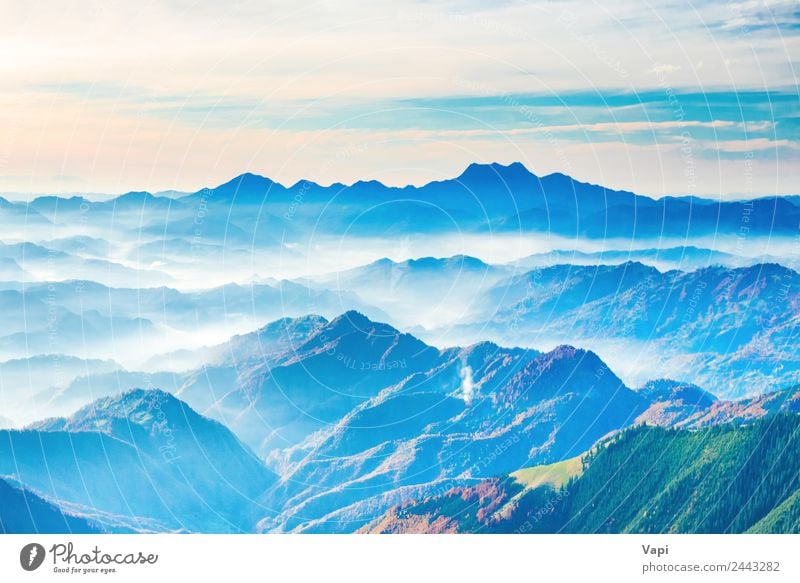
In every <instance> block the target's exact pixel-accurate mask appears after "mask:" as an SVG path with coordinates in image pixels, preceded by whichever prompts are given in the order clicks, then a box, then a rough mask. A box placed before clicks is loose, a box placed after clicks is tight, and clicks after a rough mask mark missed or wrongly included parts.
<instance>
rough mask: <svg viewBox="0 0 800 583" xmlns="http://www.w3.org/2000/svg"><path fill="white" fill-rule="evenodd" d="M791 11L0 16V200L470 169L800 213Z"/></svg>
mask: <svg viewBox="0 0 800 583" xmlns="http://www.w3.org/2000/svg"><path fill="white" fill-rule="evenodd" d="M799 37H800V8H798V6H797V3H796V2H794V1H783V0H778V1H756V0H746V1H734V2H730V3H720V2H703V1H700V2H682V1H679V0H675V1H669V0H665V1H660V0H659V1H651V0H645V1H641V0H640V1H632V2H628V1H621V0H610V1H604V2H584V1H581V2H577V1H576V2H570V1H568V2H538V1H531V2H528V1H520V2H516V1H510V0H499V1H493V2H490V1H484V0H465V1H462V2H450V1H442V0H439V1H433V2H430V1H428V2H408V1H404V2H387V1H374V2H366V1H364V2H353V1H350V0H335V1H334V0H326V1H321V2H298V1H296V0H293V1H288V0H286V1H284V0H278V1H272V2H270V1H238V0H233V1H229V2H214V1H211V0H200V1H197V0H157V1H147V0H143V1H142V2H123V1H118V0H86V1H82V2H74V1H59V2H56V1H53V0H51V1H48V2H37V1H36V0H29V1H24V2H23V1H21V0H15V1H8V0H0V192H5V193H14V194H16V198H26V197H29V196H33V195H35V194H41V193H78V192H79V193H85V194H92V193H122V192H126V191H130V190H148V191H151V192H156V191H161V190H168V189H174V190H181V191H195V190H198V189H200V188H202V187H204V186H215V185H217V184H220V183H223V182H226V181H227V180H229V179H230V178H232V177H233V176H235V175H238V174H241V173H242V172H255V173H258V174H262V175H265V176H269V177H271V178H273V179H275V180H278V181H280V182H282V183H286V184H292V183H294V182H297V181H298V180H300V179H311V180H315V181H317V182H319V183H323V184H328V183H332V182H344V183H351V182H355V181H357V180H361V179H364V180H370V179H377V180H381V181H383V182H385V183H387V184H393V185H404V184H422V183H425V182H428V181H430V180H440V179H443V178H449V177H453V176H456V175H458V174H459V173H460V172H461V171H462V170H463V169H464V168H465V167H466V166H467V165H468V164H469V163H471V162H493V161H496V162H501V163H509V162H512V161H520V162H522V163H523V164H525V166H526V167H528V169H529V170H531V171H532V172H534V173H536V174H538V175H546V174H549V173H551V172H563V173H566V174H570V175H572V176H574V177H575V178H578V179H580V180H584V181H588V182H593V183H599V184H603V185H606V186H609V187H613V188H624V189H627V190H632V191H635V192H638V193H641V194H648V195H651V196H664V195H681V194H698V195H702V196H709V197H714V198H750V197H755V196H765V195H771V194H800V139H799V138H798V136H800V132H798V129H800V106H799V105H800V104H799V101H798V79H797V73H798V66H799V65H800V64H799V63H798V56H799V55H800V43H799V42H798V41H799V40H800V39H799Z"/></svg>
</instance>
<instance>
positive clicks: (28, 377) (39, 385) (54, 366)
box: [0, 354, 121, 408]
mask: <svg viewBox="0 0 800 583" xmlns="http://www.w3.org/2000/svg"><path fill="white" fill-rule="evenodd" d="M120 368H121V367H120V366H119V364H117V363H116V362H114V361H112V360H98V359H81V358H76V357H74V356H66V355H64V354H40V355H37V356H32V357H29V358H18V359H12V360H7V361H5V362H0V379H2V397H3V402H4V405H5V407H6V408H12V407H14V406H17V405H19V403H20V402H21V401H25V400H26V399H29V398H30V397H31V396H33V395H34V394H36V393H38V392H40V391H42V390H45V389H48V388H51V387H52V388H58V387H64V386H67V385H68V384H69V383H71V382H72V381H74V380H75V379H76V378H78V377H80V376H86V375H95V374H103V373H107V372H112V371H117V370H120Z"/></svg>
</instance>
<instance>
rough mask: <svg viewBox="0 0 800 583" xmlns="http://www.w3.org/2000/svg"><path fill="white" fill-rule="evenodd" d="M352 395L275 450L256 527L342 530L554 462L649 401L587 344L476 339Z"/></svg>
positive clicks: (579, 449) (616, 425)
mask: <svg viewBox="0 0 800 583" xmlns="http://www.w3.org/2000/svg"><path fill="white" fill-rule="evenodd" d="M442 356H443V358H442V362H441V363H440V364H439V365H438V366H437V367H436V368H433V369H431V370H429V371H427V372H425V373H417V374H412V375H410V376H407V377H406V378H404V379H403V380H402V381H401V382H400V383H398V384H396V385H394V386H392V387H389V388H387V389H385V390H383V391H381V392H380V393H379V394H377V395H376V396H374V397H372V398H371V399H369V400H367V401H365V402H364V403H363V404H361V405H359V406H357V407H356V408H354V409H353V410H352V412H351V413H349V414H348V415H346V416H345V417H343V418H342V420H341V421H339V422H338V423H336V424H335V425H333V426H332V427H330V428H328V429H325V430H323V431H320V432H318V433H316V434H314V435H311V436H310V437H309V438H308V439H307V440H306V441H305V442H303V443H301V444H299V445H298V446H297V447H295V448H291V449H290V450H287V452H285V455H284V457H283V458H282V459H276V460H274V461H273V464H274V467H279V468H280V473H281V480H280V482H278V483H277V484H276V486H275V487H274V488H273V489H272V490H271V491H270V493H269V494H268V496H267V497H266V498H265V501H267V503H268V504H269V505H271V506H280V507H283V511H282V513H281V515H280V517H279V519H278V520H275V519H265V520H263V521H262V522H261V524H260V528H261V530H278V531H301V532H331V531H334V532H343V531H351V530H355V529H356V528H358V527H359V526H360V525H362V524H364V523H365V522H368V521H369V520H371V519H372V518H374V516H375V515H376V514H379V513H381V512H383V511H384V510H385V509H386V508H388V507H389V506H391V505H392V504H394V503H396V502H397V501H398V500H402V499H403V498H404V497H407V496H409V493H414V492H415V493H424V492H431V491H437V490H440V489H441V488H443V487H445V486H447V485H448V484H449V485H452V484H463V483H470V482H474V481H476V480H479V479H481V478H485V477H488V476H492V475H497V474H498V473H502V472H504V471H510V470H511V469H516V468H519V467H522V466H525V465H530V464H531V463H537V462H542V463H544V462H549V461H559V460H562V459H565V458H568V457H572V456H574V455H576V454H578V453H580V452H582V451H585V450H586V449H588V448H589V447H591V446H592V444H594V442H595V441H596V440H597V439H599V438H601V437H603V436H604V435H606V434H608V433H610V432H614V431H616V430H618V429H621V428H623V427H626V426H628V425H629V424H631V423H632V422H633V420H634V419H635V418H636V416H637V415H639V414H640V413H641V412H643V411H644V410H645V409H646V408H647V402H646V401H645V399H644V398H642V397H640V396H639V395H638V394H636V393H635V392H633V391H631V390H630V389H628V388H627V387H625V386H624V384H623V383H622V382H621V381H620V380H619V379H618V378H617V377H616V376H615V375H614V374H613V373H612V372H611V371H610V370H609V369H608V368H607V367H606V366H605V364H604V363H602V361H600V359H599V358H597V356H596V355H594V354H592V353H590V352H586V351H582V350H577V349H575V348H572V347H567V346H564V347H560V348H558V349H556V350H554V351H552V352H550V353H547V354H538V353H536V352H530V351H525V350H521V349H503V348H500V347H497V346H496V345H493V344H490V343H484V344H479V345H475V346H472V347H469V348H467V349H449V350H446V351H443V354H442Z"/></svg>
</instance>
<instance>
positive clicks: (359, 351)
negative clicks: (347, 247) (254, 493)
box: [179, 311, 439, 453]
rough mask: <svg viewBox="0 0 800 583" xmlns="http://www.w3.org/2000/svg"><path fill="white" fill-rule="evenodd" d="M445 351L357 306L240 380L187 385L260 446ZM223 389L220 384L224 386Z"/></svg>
mask: <svg viewBox="0 0 800 583" xmlns="http://www.w3.org/2000/svg"><path fill="white" fill-rule="evenodd" d="M438 359H439V351H438V350H437V349H435V348H432V347H430V346H427V345H426V344H424V343H423V342H422V341H420V340H418V339H416V338H414V337H413V336H411V335H409V334H404V333H401V332H399V331H398V330H396V329H395V328H392V327H391V326H389V325H388V324H381V323H376V322H373V321H371V320H369V319H368V318H367V317H366V316H364V315H363V314H361V313H359V312H355V311H350V312H346V313H344V314H343V315H341V316H339V317H337V318H335V319H334V320H332V321H330V322H328V323H327V324H325V325H324V326H322V327H321V328H319V329H317V330H316V332H315V333H314V334H312V335H311V336H310V337H309V338H308V339H307V340H306V341H304V342H302V343H301V344H299V346H297V347H296V348H295V349H294V350H292V351H291V352H290V353H288V354H286V357H285V358H284V359H282V360H279V361H278V362H261V363H257V364H256V365H255V366H253V367H251V368H247V367H245V368H244V369H243V370H240V371H238V372H239V375H238V379H237V382H236V385H235V386H234V387H227V388H225V387H224V386H223V387H213V386H212V387H208V386H207V385H205V384H204V383H199V384H194V385H190V386H186V387H184V388H182V389H181V391H180V393H179V394H180V395H181V397H182V398H184V399H186V400H187V401H188V402H189V403H193V402H198V403H205V402H208V401H209V391H211V395H210V396H211V397H212V398H213V405H212V406H210V407H209V408H207V409H204V411H205V412H206V413H207V414H209V415H212V416H213V417H215V418H217V419H219V420H221V421H222V422H223V423H225V424H226V425H228V426H229V427H231V428H232V429H233V430H234V431H235V432H236V433H237V435H239V436H241V437H242V439H244V441H245V442H247V443H248V444H250V446H251V447H253V448H254V449H255V450H256V451H257V452H259V453H267V452H269V451H270V450H271V449H273V448H275V447H286V446H288V445H294V444H295V443H297V442H299V441H300V440H302V439H304V438H305V437H307V436H308V435H309V434H310V433H312V432H314V431H316V430H318V429H320V428H322V427H324V426H325V425H326V424H329V423H335V422H337V421H338V420H339V419H340V418H341V417H342V416H343V415H344V414H346V413H347V412H348V411H350V410H352V409H353V407H355V406H356V405H358V404H359V403H361V402H363V401H365V400H366V399H368V398H370V397H372V396H374V395H376V394H377V393H378V392H379V391H380V390H381V389H383V388H385V387H388V386H390V385H392V384H394V383H397V382H398V381H399V380H401V379H402V378H404V377H406V376H408V375H410V374H413V373H415V372H419V371H424V370H428V369H430V368H431V367H432V366H434V364H435V363H436V362H437V361H438ZM220 389H221V392H216V391H220Z"/></svg>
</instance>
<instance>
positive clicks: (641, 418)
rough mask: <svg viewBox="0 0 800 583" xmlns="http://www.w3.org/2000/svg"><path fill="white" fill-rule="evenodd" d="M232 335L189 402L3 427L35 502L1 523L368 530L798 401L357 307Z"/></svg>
mask: <svg viewBox="0 0 800 583" xmlns="http://www.w3.org/2000/svg"><path fill="white" fill-rule="evenodd" d="M229 348H231V349H232V350H230V351H225V350H223V349H222V348H221V347H219V348H216V349H215V348H213V347H210V348H209V349H206V350H207V352H206V354H207V355H208V357H209V364H208V369H209V370H211V369H212V368H213V367H221V368H220V370H222V369H225V368H226V367H232V370H233V371H236V370H237V369H239V370H241V375H240V376H239V377H234V378H236V380H235V382H232V384H231V386H233V387H235V388H234V389H232V391H231V392H230V393H226V394H224V395H218V396H217V398H216V399H214V398H213V396H212V397H211V398H210V397H209V395H208V392H207V391H208V387H203V386H202V385H201V384H199V383H198V381H197V379H195V380H194V381H193V382H190V383H188V384H187V385H186V386H184V387H182V388H180V389H179V390H178V391H177V394H179V395H180V397H181V398H180V399H179V398H176V397H175V396H173V395H171V394H169V393H166V392H164V391H161V390H157V389H148V390H143V389H135V390H131V391H127V392H123V393H120V394H116V395H113V396H109V397H103V398H101V399H99V400H97V401H95V402H93V403H91V404H90V405H87V406H85V407H83V408H81V409H80V410H79V411H77V412H76V413H74V414H72V415H69V416H66V417H60V418H53V419H48V420H44V421H41V422H37V423H34V424H32V425H29V426H27V427H26V428H24V429H21V430H9V429H6V430H2V431H0V477H2V479H3V480H5V482H6V483H7V485H8V487H10V488H12V489H13V492H12V491H11V490H9V496H12V495H13V497H14V499H18V498H19V497H20V496H24V497H27V499H30V500H34V501H35V504H34V506H35V507H36V509H35V510H36V511H35V512H34V511H33V510H31V511H30V512H28V510H24V509H22V507H20V510H17V511H14V510H13V509H10V507H8V506H6V507H4V508H3V512H4V514H2V515H0V521H2V523H3V524H15V525H27V526H19V527H18V528H26V529H27V528H31V529H33V528H34V527H35V528H37V529H38V528H39V527H38V526H35V525H37V524H47V525H53V524H55V525H61V522H60V521H66V522H65V523H64V524H72V523H70V522H69V521H71V520H73V519H74V520H75V521H77V522H75V524H74V525H73V526H74V528H75V529H76V531H82V530H81V529H86V530H94V529H96V530H101V531H110V532H131V531H135V532H152V531H192V532H352V531H355V530H357V529H359V528H367V529H375V528H377V527H376V526H375V525H376V524H377V523H375V521H376V520H382V519H381V517H382V516H383V515H384V513H386V512H389V513H391V512H395V510H392V509H393V508H395V507H396V506H397V505H398V504H400V505H401V506H402V505H405V504H411V502H410V501H412V500H438V499H439V498H440V497H442V496H448V495H449V494H448V493H449V492H451V491H452V489H453V488H457V489H459V488H460V489H464V488H466V489H467V490H465V491H472V490H470V489H472V488H478V489H481V488H484V487H485V486H484V484H486V483H495V482H494V481H497V480H501V481H503V480H506V481H507V479H505V478H499V476H503V475H505V474H508V473H511V472H516V471H517V470H519V469H520V468H528V467H531V468H543V467H545V468H546V467H550V466H549V465H552V464H563V463H568V465H569V468H570V469H569V471H568V472H567V477H569V476H573V475H575V472H574V470H575V467H576V466H575V464H576V462H569V460H574V459H575V458H576V456H578V458H580V456H582V455H583V454H584V452H586V451H597V450H598V448H597V447H596V446H595V444H596V443H598V441H599V442H600V443H603V440H604V439H608V438H609V436H614V435H617V434H618V433H619V431H620V430H624V429H626V428H629V427H632V426H639V425H641V424H642V423H644V424H646V425H647V426H650V427H659V426H660V427H665V428H669V431H678V432H679V434H680V435H688V436H691V435H695V434H696V432H697V431H707V430H711V431H717V428H719V427H724V428H725V429H724V430H723V433H725V432H735V430H734V429H733V428H735V427H740V428H742V430H743V431H744V429H746V428H747V427H751V426H754V425H753V424H754V423H756V424H757V423H759V422H760V421H759V420H760V419H762V418H765V417H768V418H770V419H782V418H783V417H782V416H789V415H791V416H796V414H797V413H798V412H800V390H798V389H797V388H794V389H786V390H784V391H779V392H775V393H769V394H765V395H761V396H759V397H757V398H752V399H747V400H740V401H734V402H731V401H723V400H719V399H717V398H716V397H715V396H713V395H711V394H710V393H707V392H706V391H703V390H702V389H700V388H699V387H696V386H692V385H688V384H686V383H680V382H677V381H670V380H666V379H662V380H658V381H653V382H650V383H647V384H645V385H644V386H642V387H639V388H636V389H631V388H628V387H627V386H626V385H625V384H624V383H623V382H622V381H621V380H620V379H619V378H618V377H617V376H616V375H615V374H614V373H613V372H612V371H611V370H610V369H609V368H608V367H607V366H606V365H605V363H604V362H603V361H602V360H601V359H600V358H598V357H597V355H595V354H594V353H592V352H589V351H585V350H579V349H576V348H573V347H570V346H561V347H559V348H557V349H555V350H553V351H550V352H547V353H538V352H536V351H532V350H526V349H521V348H503V347H500V346H497V345H495V344H492V343H489V342H482V343H478V344H475V345H472V346H469V347H466V348H446V349H437V348H433V347H431V346H429V345H427V344H425V343H423V342H421V341H420V340H418V339H416V338H414V337H413V336H411V335H409V334H406V333H402V332H400V331H398V330H396V329H394V328H392V327H391V326H388V325H386V324H381V323H377V322H373V321H371V320H369V319H367V318H366V317H365V316H363V315H362V314H359V313H357V312H348V313H345V314H343V315H342V316H339V317H337V318H335V319H333V320H331V321H327V320H325V319H324V318H321V317H317V316H313V317H304V318H298V319H288V318H287V319H284V320H281V321H279V322H276V323H273V324H271V325H269V326H267V327H265V328H264V329H261V330H259V331H258V332H257V333H253V334H252V335H247V336H241V337H237V338H236V339H234V340H233V341H232V342H231V344H230V346H229ZM237 354H239V355H241V357H237V356H236V355H237ZM356 357H358V358H360V359H361V360H355V359H356ZM403 361H404V364H403V365H399V364H394V363H399V362H403ZM353 363H356V366H353ZM362 363H366V365H365V367H366V368H362V366H361V364H362ZM187 402H188V403H187ZM192 402H195V403H198V405H196V406H198V407H200V408H201V409H203V410H205V411H206V413H207V415H213V416H215V417H217V419H219V420H221V421H215V420H212V419H211V418H209V417H208V416H206V415H202V414H199V413H197V412H195V409H194V408H193V407H192V405H191V403H192ZM792 418H794V417H792ZM223 422H224V423H225V424H223ZM227 424H229V425H230V427H231V428H232V429H233V431H234V432H235V433H234V432H231V430H229V429H228V428H227V427H226V425H227ZM709 427H710V429H708V428H709ZM676 428H680V429H676ZM648 431H649V430H648ZM627 435H628V433H623V438H620V439H621V440H622V441H624V440H625V439H628V438H627V437H625V436H627ZM653 435H661V434H658V433H653ZM737 435H738V434H737ZM692 439H693V438H692ZM737 439H738V438H737ZM781 439H782V438H781ZM756 443H757V440H756V441H746V440H745V441H743V442H741V443H739V444H738V445H737V446H736V447H738V448H745V449H742V451H747V449H746V448H748V447H750V448H753V447H756ZM787 444H788V446H787V447H789V448H790V451H795V450H793V449H791V448H792V447H794V446H793V445H792V444H793V442H791V441H787ZM652 447H653V448H655V449H657V448H658V447H660V446H658V445H657V444H656V445H653V446H652ZM599 449H602V448H599ZM254 451H260V452H262V453H261V455H257V454H255V453H253V452H254ZM715 451H716V449H714V448H712V449H710V450H708V452H707V453H706V454H705V456H704V457H703V458H702V459H703V460H708V459H711V460H712V461H713V459H714V455H715V453H714V452H715ZM719 451H720V452H723V454H724V452H725V451H727V450H725V449H724V448H722V447H720V448H719ZM98 452H102V455H98ZM676 455H677V454H676ZM720 455H722V454H720ZM725 455H727V454H725ZM770 455H772V454H770ZM709 456H711V457H709ZM592 463H594V462H592ZM703 463H712V462H708V461H705V462H703ZM765 463H766V462H765ZM578 466H579V467H582V466H581V464H578ZM559 467H560V466H559ZM542 471H544V470H541V469H532V470H523V472H525V473H527V474H537V472H538V473H539V474H540V473H541V472H542ZM565 471H566V470H565ZM561 473H562V474H563V473H564V472H561ZM537 475H538V474H537ZM123 477H124V479H123ZM529 478H530V479H531V480H533V478H532V477H530V476H529ZM503 483H505V482H503ZM531 483H533V482H531ZM548 483H549V482H548ZM786 483H787V484H791V482H786ZM654 487H655V486H654ZM515 495H516V493H512V494H510V496H511V497H513V496H515ZM709 495H710V494H709ZM467 498H469V496H466V498H465V499H467ZM773 502H774V503H775V504H776V505H780V504H784V501H783V500H778V499H773V498H770V499H769V500H768V501H767V502H765V504H770V503H773ZM437 503H438V502H437ZM776 507H777V506H776ZM770 509H772V507H771V508H770ZM20 512H22V514H20ZM39 514H42V516H43V518H41V519H39V518H35V519H34V518H31V517H36V516H38V515H39ZM62 515H63V516H62ZM26 516H27V517H28V518H26ZM59 516H62V517H61V518H59ZM781 516H782V515H781ZM781 516H777V515H776V516H773V517H772V518H771V519H770V520H771V523H774V524H778V525H780V524H784V522H783V521H785V520H786V519H785V518H783V517H781ZM46 517H49V518H48V519H47V520H45V518H46ZM51 519H52V520H51ZM37 521H39V522H37ZM53 521H55V522H53ZM764 524H767V523H764ZM751 526H753V525H750V526H748V528H750V527H751ZM762 526H763V525H762ZM15 528H17V527H15ZM42 528H51V526H47V527H42ZM52 528H54V529H60V528H61V526H52ZM64 528H66V527H64ZM70 528H72V526H70ZM387 528H388V527H387ZM392 528H394V527H392ZM398 528H399V527H398ZM498 528H501V527H498ZM502 528H506V527H505V526H503V527H502ZM687 528H689V527H687ZM714 528H716V526H714ZM764 528H766V526H765V527H764ZM770 528H773V529H780V528H781V527H779V526H772V527H770ZM431 529H432V530H435V529H434V528H433V527H431ZM611 530H613V528H611ZM712 530H713V528H712Z"/></svg>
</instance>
